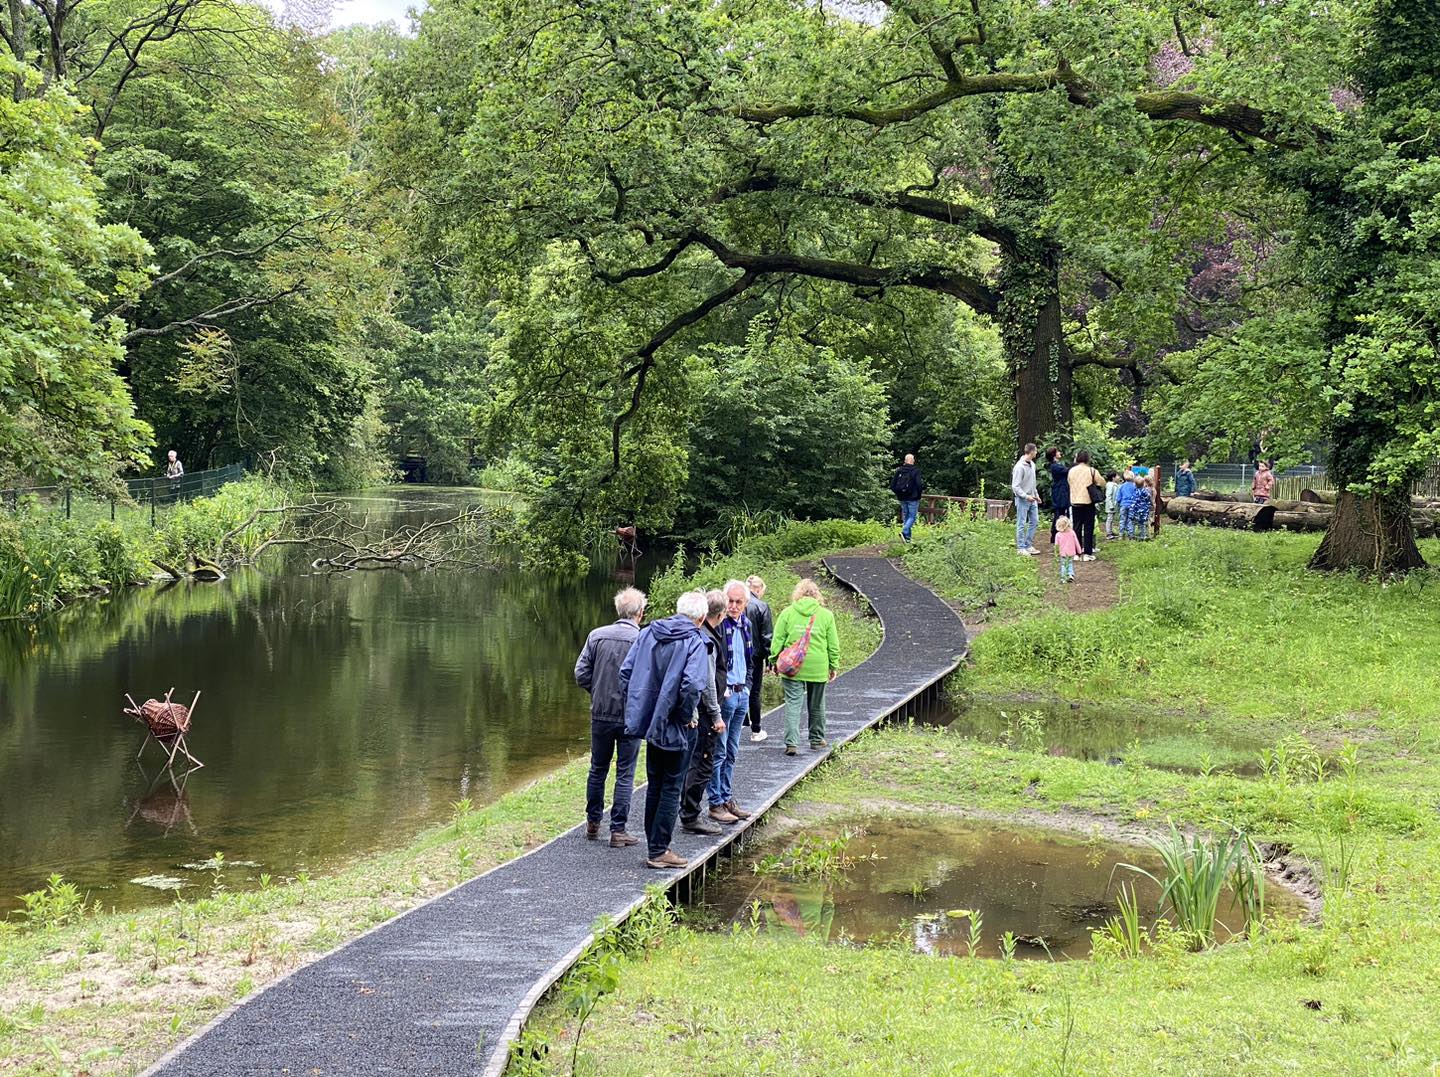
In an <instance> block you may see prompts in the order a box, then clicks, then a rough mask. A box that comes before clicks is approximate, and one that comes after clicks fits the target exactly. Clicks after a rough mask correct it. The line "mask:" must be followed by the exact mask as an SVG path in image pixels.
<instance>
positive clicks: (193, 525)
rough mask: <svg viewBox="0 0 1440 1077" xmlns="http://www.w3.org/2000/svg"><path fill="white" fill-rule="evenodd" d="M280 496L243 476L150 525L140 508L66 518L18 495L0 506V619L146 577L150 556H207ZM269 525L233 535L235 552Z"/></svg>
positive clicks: (38, 612) (177, 561) (177, 559)
mask: <svg viewBox="0 0 1440 1077" xmlns="http://www.w3.org/2000/svg"><path fill="white" fill-rule="evenodd" d="M283 499H284V494H283V491H282V490H281V489H280V488H279V487H278V486H276V485H275V484H274V483H271V482H269V481H267V480H265V479H260V478H249V479H245V480H243V481H241V482H234V483H230V484H229V485H228V486H225V487H224V488H222V489H221V490H219V491H217V492H216V493H215V494H212V495H211V496H210V497H203V498H197V499H196V500H194V501H189V502H186V503H184V504H182V505H178V506H176V507H174V508H172V509H170V510H169V511H167V512H166V514H165V516H164V518H163V519H162V520H161V521H160V523H159V526H157V527H151V526H150V522H149V517H148V516H147V515H145V514H139V515H137V514H134V513H122V514H121V515H120V518H119V519H118V520H116V521H111V520H108V519H104V518H96V517H94V516H93V515H86V514H80V515H77V517H76V518H75V519H69V520H67V519H65V517H64V516H62V515H61V514H60V513H59V512H57V511H55V509H54V508H52V507H47V506H43V505H40V504H38V503H32V502H26V501H22V502H21V504H20V508H19V510H18V511H17V512H15V513H13V514H9V513H5V514H0V619H6V618H26V619H34V618H37V617H41V616H44V615H45V614H46V613H49V612H50V611H52V610H54V609H56V608H57V607H58V606H62V605H64V604H65V603H67V602H69V601H70V600H72V599H74V598H76V597H80V596H84V595H88V594H94V593H97V592H100V591H104V590H106V589H113V588H117V587H124V586H127V585H129V584H132V583H140V582H142V581H144V580H148V579H149V578H150V577H151V576H152V575H154V573H155V566H154V565H152V564H151V559H152V558H158V559H160V560H162V561H166V562H168V563H170V564H174V565H183V564H184V563H185V560H186V558H188V557H189V556H191V555H192V554H200V555H204V556H210V555H211V554H212V553H213V552H214V550H215V547H216V546H217V545H218V544H219V542H220V540H221V539H222V538H223V537H224V536H225V535H226V534H227V533H229V532H230V531H231V530H233V529H234V528H236V527H238V526H239V525H240V524H241V523H243V522H244V521H245V520H246V519H247V518H248V517H249V516H250V514H251V513H252V512H254V511H255V510H256V509H257V508H262V507H266V506H270V505H278V504H280V503H281V502H282V501H283ZM273 526H275V524H274V521H273V519H270V518H267V519H262V520H261V521H258V522H257V524H256V526H254V527H253V528H251V529H250V530H249V531H248V532H246V534H244V535H242V536H239V537H237V539H236V540H235V542H234V550H235V552H239V553H244V552H245V551H246V550H247V549H254V548H255V546H257V545H258V544H259V543H260V542H262V541H263V540H264V539H265V538H266V536H267V535H268V534H269V530H268V529H269V528H272V527H273Z"/></svg>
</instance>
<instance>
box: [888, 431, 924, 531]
mask: <svg viewBox="0 0 1440 1077" xmlns="http://www.w3.org/2000/svg"><path fill="white" fill-rule="evenodd" d="M890 492H891V493H892V494H894V495H895V497H896V498H897V499H898V500H899V501H900V537H901V538H902V539H904V540H905V541H906V542H909V541H910V532H911V530H912V529H913V528H914V527H915V517H916V516H918V515H919V513H920V495H921V494H923V493H924V492H925V483H924V482H922V481H921V479H920V469H919V468H918V467H916V466H915V454H914V453H906V454H905V462H904V463H903V464H901V465H900V466H899V467H897V468H896V469H895V474H894V475H892V476H890Z"/></svg>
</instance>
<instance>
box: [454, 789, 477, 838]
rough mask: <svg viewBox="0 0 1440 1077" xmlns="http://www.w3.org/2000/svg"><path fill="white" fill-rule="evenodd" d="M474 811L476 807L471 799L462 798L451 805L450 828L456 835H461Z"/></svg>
mask: <svg viewBox="0 0 1440 1077" xmlns="http://www.w3.org/2000/svg"><path fill="white" fill-rule="evenodd" d="M474 810H475V805H474V804H473V803H472V802H471V800H470V798H469V797H461V798H460V799H459V800H457V801H454V802H453V803H452V804H451V805H450V826H451V829H453V830H454V831H455V833H456V834H459V833H460V831H461V829H462V828H463V827H464V826H465V824H466V823H467V822H468V821H469V819H470V816H471V814H472V813H473V812H474Z"/></svg>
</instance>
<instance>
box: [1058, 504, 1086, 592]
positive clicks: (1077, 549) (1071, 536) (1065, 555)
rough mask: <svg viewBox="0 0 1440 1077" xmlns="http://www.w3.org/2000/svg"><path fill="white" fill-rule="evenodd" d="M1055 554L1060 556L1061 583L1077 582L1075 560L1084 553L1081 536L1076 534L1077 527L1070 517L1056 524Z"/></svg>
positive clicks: (1063, 518)
mask: <svg viewBox="0 0 1440 1077" xmlns="http://www.w3.org/2000/svg"><path fill="white" fill-rule="evenodd" d="M1055 552H1056V553H1058V554H1059V555H1060V582H1061V583H1074V582H1075V558H1077V557H1079V556H1080V555H1081V554H1082V553H1084V552H1085V551H1084V549H1083V548H1082V547H1081V545H1080V536H1079V535H1077V534H1075V525H1074V524H1072V523H1071V522H1070V519H1069V517H1067V516H1062V517H1060V519H1059V520H1057V521H1056V522H1055Z"/></svg>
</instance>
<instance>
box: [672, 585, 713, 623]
mask: <svg viewBox="0 0 1440 1077" xmlns="http://www.w3.org/2000/svg"><path fill="white" fill-rule="evenodd" d="M708 610H709V604H708V603H707V602H706V601H705V592H704V591H686V592H685V593H684V594H683V595H681V596H680V597H679V598H677V599H676V600H675V612H676V613H678V614H679V615H680V616H681V617H688V618H690V620H692V621H703V620H704V619H705V615H706V613H707V612H708Z"/></svg>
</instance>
